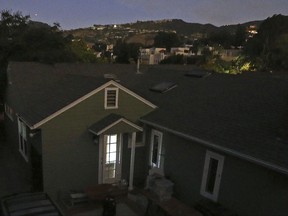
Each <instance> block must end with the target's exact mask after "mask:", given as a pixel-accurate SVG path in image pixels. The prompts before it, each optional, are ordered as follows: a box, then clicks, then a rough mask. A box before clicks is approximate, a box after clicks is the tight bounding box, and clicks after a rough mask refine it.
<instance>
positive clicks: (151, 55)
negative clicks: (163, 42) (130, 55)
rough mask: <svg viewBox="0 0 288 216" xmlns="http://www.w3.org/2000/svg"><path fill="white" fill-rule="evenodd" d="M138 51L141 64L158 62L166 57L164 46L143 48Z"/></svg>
mask: <svg viewBox="0 0 288 216" xmlns="http://www.w3.org/2000/svg"><path fill="white" fill-rule="evenodd" d="M140 53H141V63H142V64H150V65H151V64H159V63H160V62H161V61H162V60H163V59H164V58H165V57H166V48H155V47H154V48H145V49H141V50H140Z"/></svg>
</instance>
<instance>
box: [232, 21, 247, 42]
mask: <svg viewBox="0 0 288 216" xmlns="http://www.w3.org/2000/svg"><path fill="white" fill-rule="evenodd" d="M245 40H246V30H245V27H244V26H242V25H240V24H239V25H237V29H236V32H235V35H234V40H233V46H235V47H239V46H243V45H244V43H245Z"/></svg>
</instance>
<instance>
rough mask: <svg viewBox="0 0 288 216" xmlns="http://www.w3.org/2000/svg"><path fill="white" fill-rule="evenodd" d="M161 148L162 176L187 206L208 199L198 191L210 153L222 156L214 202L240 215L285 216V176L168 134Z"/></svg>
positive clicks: (287, 181) (287, 197)
mask: <svg viewBox="0 0 288 216" xmlns="http://www.w3.org/2000/svg"><path fill="white" fill-rule="evenodd" d="M159 131H161V130H159ZM162 132H163V131H162ZM147 141H148V142H147V144H148V145H146V146H147V148H148V146H149V142H150V141H149V139H148V140H147ZM163 148H164V149H165V152H164V157H165V159H164V174H165V176H166V177H167V178H169V179H171V180H172V181H173V182H174V196H176V197H177V198H179V199H180V200H182V201H183V202H185V203H187V204H188V205H196V204H197V203H198V202H199V201H201V200H204V199H207V198H205V197H204V196H202V195H201V193H200V188H201V182H202V176H203V169H204V163H205V157H206V152H207V150H209V151H211V152H215V153H217V154H220V155H222V156H224V166H223V172H222V176H221V182H220V190H219V194H218V200H217V202H219V203H220V204H221V205H223V206H224V207H225V208H227V209H229V210H231V211H232V212H236V213H237V214H239V215H253V216H254V215H255V216H257V215H258V216H260V215H261V216H263V215H267V216H271V215H286V214H287V212H288V206H287V203H288V176H286V175H284V174H280V173H276V172H274V171H272V170H269V169H267V168H264V167H262V166H258V165H256V164H253V163H250V162H248V161H244V160H242V159H239V158H236V157H233V156H230V155H226V154H224V153H221V152H219V151H215V150H213V149H209V148H207V147H205V146H203V145H201V144H198V143H195V142H193V141H190V140H187V139H183V138H180V137H178V136H175V135H173V134H171V133H167V132H163Z"/></svg>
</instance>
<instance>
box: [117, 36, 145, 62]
mask: <svg viewBox="0 0 288 216" xmlns="http://www.w3.org/2000/svg"><path fill="white" fill-rule="evenodd" d="M140 47H141V44H138V43H126V42H124V41H122V40H118V41H117V42H116V45H115V46H114V54H115V55H116V60H115V61H116V62H117V63H121V64H129V63H131V60H132V61H134V62H137V59H138V54H139V49H140Z"/></svg>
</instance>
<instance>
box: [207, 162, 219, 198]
mask: <svg viewBox="0 0 288 216" xmlns="http://www.w3.org/2000/svg"><path fill="white" fill-rule="evenodd" d="M217 167H218V160H216V159H214V158H210V162H209V169H208V176H207V184H206V191H207V192H209V193H211V194H212V193H213V191H214V187H215V181H216V174H217Z"/></svg>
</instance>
